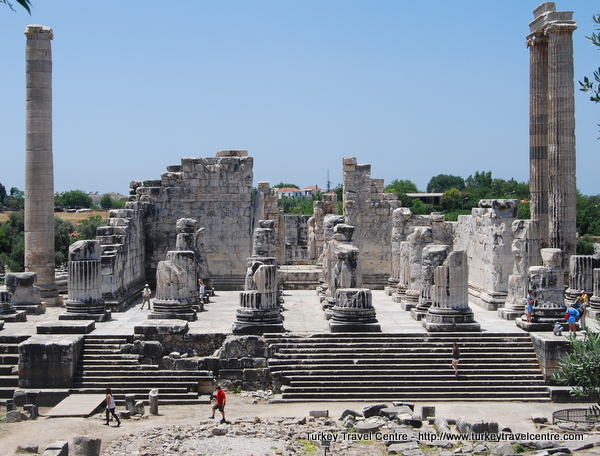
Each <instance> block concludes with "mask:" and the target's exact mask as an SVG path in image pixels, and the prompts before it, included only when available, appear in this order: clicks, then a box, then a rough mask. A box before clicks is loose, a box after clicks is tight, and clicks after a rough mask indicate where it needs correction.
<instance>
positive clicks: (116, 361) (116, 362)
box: [79, 358, 140, 366]
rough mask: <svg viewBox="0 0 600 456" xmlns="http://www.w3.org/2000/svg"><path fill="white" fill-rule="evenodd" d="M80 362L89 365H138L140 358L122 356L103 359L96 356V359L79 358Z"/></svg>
mask: <svg viewBox="0 0 600 456" xmlns="http://www.w3.org/2000/svg"><path fill="white" fill-rule="evenodd" d="M79 362H80V364H82V365H84V366H87V365H88V363H89V365H96V366H115V365H121V366H137V365H139V364H140V360H139V359H138V358H134V359H122V358H115V359H102V358H94V359H89V360H81V359H80V360H79Z"/></svg>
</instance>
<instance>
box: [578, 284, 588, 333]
mask: <svg viewBox="0 0 600 456" xmlns="http://www.w3.org/2000/svg"><path fill="white" fill-rule="evenodd" d="M589 300H590V297H589V296H588V294H587V293H586V292H585V290H584V291H582V292H581V305H580V306H579V309H578V310H579V319H580V321H581V329H582V330H585V329H586V328H585V315H586V313H587V308H588V302H589Z"/></svg>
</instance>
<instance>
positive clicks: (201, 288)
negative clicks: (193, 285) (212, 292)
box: [198, 279, 205, 302]
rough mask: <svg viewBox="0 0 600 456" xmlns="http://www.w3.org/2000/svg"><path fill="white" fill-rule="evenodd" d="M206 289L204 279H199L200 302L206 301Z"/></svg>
mask: <svg viewBox="0 0 600 456" xmlns="http://www.w3.org/2000/svg"><path fill="white" fill-rule="evenodd" d="M204 290H205V287H204V282H203V281H202V279H198V299H200V302H204V293H205V291H204Z"/></svg>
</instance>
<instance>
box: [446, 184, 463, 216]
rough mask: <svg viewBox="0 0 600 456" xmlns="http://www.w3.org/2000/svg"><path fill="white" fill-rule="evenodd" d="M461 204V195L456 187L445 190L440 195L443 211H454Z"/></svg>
mask: <svg viewBox="0 0 600 456" xmlns="http://www.w3.org/2000/svg"><path fill="white" fill-rule="evenodd" d="M461 206H462V195H461V193H460V191H459V190H458V189H457V188H451V189H450V190H446V191H445V192H444V195H443V196H442V209H444V210H445V211H454V210H457V209H460V208H461Z"/></svg>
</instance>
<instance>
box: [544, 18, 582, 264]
mask: <svg viewBox="0 0 600 456" xmlns="http://www.w3.org/2000/svg"><path fill="white" fill-rule="evenodd" d="M558 14H561V16H560V18H559V19H558V20H556V21H553V22H552V23H551V24H550V26H549V27H548V32H547V33H548V41H549V43H548V68H549V71H548V96H549V99H550V105H549V108H550V109H549V112H548V164H549V166H550V173H549V176H548V189H549V191H548V193H549V195H548V214H549V222H550V223H549V226H548V229H549V233H548V238H549V241H550V245H549V247H551V248H560V249H562V251H563V267H564V266H565V264H569V263H568V262H569V258H570V256H571V255H574V254H575V252H576V247H577V241H576V227H575V221H576V219H577V216H576V208H577V185H576V180H575V165H576V160H575V92H574V90H575V89H574V77H575V76H574V71H573V31H574V30H575V29H576V28H577V26H576V25H575V22H573V21H572V20H570V19H571V17H572V13H565V12H563V13H558ZM565 15H567V16H568V17H563V16H565Z"/></svg>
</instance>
